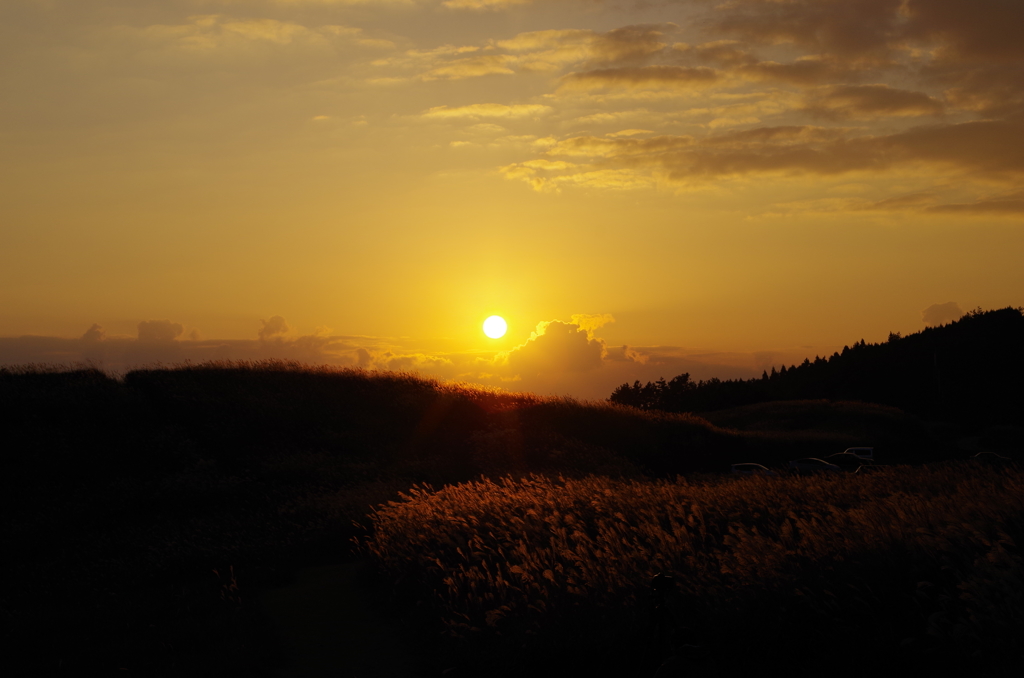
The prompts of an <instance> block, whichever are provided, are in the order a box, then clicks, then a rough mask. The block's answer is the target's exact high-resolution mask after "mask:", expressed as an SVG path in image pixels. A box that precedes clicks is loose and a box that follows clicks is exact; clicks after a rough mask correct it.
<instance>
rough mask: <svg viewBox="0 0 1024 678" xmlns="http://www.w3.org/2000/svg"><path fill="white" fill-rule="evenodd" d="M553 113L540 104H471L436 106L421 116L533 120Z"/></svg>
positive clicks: (548, 107) (433, 117)
mask: <svg viewBox="0 0 1024 678" xmlns="http://www.w3.org/2000/svg"><path fill="white" fill-rule="evenodd" d="M551 111H552V109H551V107H550V106H543V105H540V104H519V105H506V104H471V105H469V106H457V107H455V108H448V107H447V106H435V107H434V108H431V109H429V110H427V111H425V112H423V113H422V114H421V115H422V117H424V118H432V119H442V120H443V119H451V118H471V119H476V118H531V117H536V116H539V115H544V114H546V113H550V112H551Z"/></svg>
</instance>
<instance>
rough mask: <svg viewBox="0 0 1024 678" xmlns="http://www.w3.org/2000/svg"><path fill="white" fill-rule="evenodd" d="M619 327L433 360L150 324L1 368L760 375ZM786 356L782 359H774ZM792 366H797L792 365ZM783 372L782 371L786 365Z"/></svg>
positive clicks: (552, 385) (276, 319) (492, 381)
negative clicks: (213, 335)
mask: <svg viewBox="0 0 1024 678" xmlns="http://www.w3.org/2000/svg"><path fill="white" fill-rule="evenodd" d="M613 322H615V319H614V317H613V316H612V315H611V314H607V313H605V314H574V315H572V316H571V319H570V320H569V321H563V320H546V321H541V322H539V323H538V324H537V327H536V329H535V330H534V332H533V333H532V334H531V336H530V338H529V339H527V340H526V341H524V342H523V343H522V344H520V345H519V346H516V347H515V348H513V349H512V350H510V351H507V352H503V353H497V354H494V355H493V356H488V355H486V354H484V355H481V354H480V353H477V352H467V353H448V354H431V353H427V352H422V351H409V350H405V349H402V348H401V347H400V346H398V345H396V344H395V342H394V341H393V340H388V339H386V338H375V337H365V336H334V335H331V334H329V333H327V332H324V331H323V328H321V331H318V332H315V333H313V334H300V335H297V336H288V333H289V332H292V331H293V328H291V327H290V326H289V325H288V323H287V322H286V321H285V319H284V318H283V317H282V316H272V317H271V318H270V319H269V320H261V321H260V324H261V327H260V328H259V329H258V330H257V331H256V338H254V339H229V340H224V339H198V338H197V337H198V333H197V332H196V331H195V330H193V331H192V332H191V333H189V336H188V338H182V337H184V336H185V331H184V330H185V328H184V326H183V325H182V324H181V323H173V322H171V321H168V320H159V321H144V322H142V323H140V324H139V326H140V334H139V337H136V338H133V337H127V336H109V335H108V334H107V333H106V331H105V330H104V329H103V327H102V326H101V325H99V324H98V323H94V324H93V325H92V326H90V327H89V329H88V330H86V332H85V333H84V334H83V335H81V336H80V337H79V338H61V337H41V336H23V337H0V365H25V364H48V365H66V366H76V365H79V366H82V365H85V366H93V367H98V368H100V369H103V370H105V371H107V372H110V373H113V374H119V373H123V372H125V371H128V370H131V369H138V368H144V367H152V366H160V365H163V366H173V365H176V364H182V363H184V362H186V361H188V362H191V363H203V362H209V361H232V360H248V361H258V360H267V359H277V360H294V361H298V362H303V363H307V364H311V365H332V366H336V367H352V368H359V369H367V370H382V371H411V372H417V373H420V374H422V375H424V376H428V377H437V378H441V379H447V380H454V381H461V382H467V383H476V384H480V385H483V386H492V387H500V388H504V389H507V390H516V391H519V390H522V391H533V392H536V393H540V394H567V395H574V396H577V397H583V398H596V399H604V398H607V397H608V395H610V394H611V392H612V390H614V388H615V387H616V386H618V385H619V384H621V383H625V382H630V383H631V382H632V381H635V380H641V381H650V380H654V379H658V378H659V377H666V378H671V377H672V376H675V375H677V374H681V373H683V372H689V373H691V375H693V377H694V378H695V379H700V378H705V379H706V378H710V377H712V376H715V377H719V378H722V379H727V378H749V377H752V376H756V375H757V374H759V371H758V370H757V369H755V367H756V366H755V365H754V362H757V361H756V360H755V359H754V356H753V355H749V354H720V353H707V352H701V351H694V350H687V349H682V348H678V347H664V346H662V347H657V346H656V347H646V348H644V347H632V346H625V345H623V346H612V347H609V346H608V345H607V344H606V342H605V341H604V340H603V339H601V338H600V337H598V336H596V333H597V331H599V330H600V328H602V327H604V326H605V325H607V324H609V323H613ZM773 355H776V357H779V354H773ZM791 362H799V359H794V360H793V361H791ZM779 364H781V363H779Z"/></svg>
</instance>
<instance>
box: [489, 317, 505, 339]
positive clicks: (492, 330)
mask: <svg viewBox="0 0 1024 678" xmlns="http://www.w3.org/2000/svg"><path fill="white" fill-rule="evenodd" d="M507 331H508V323H506V322H505V319H504V318H502V317H501V316H500V315H492V316H491V317H490V318H488V319H487V320H485V321H484V334H486V335H487V336H488V337H490V338H491V339H500V338H501V337H503V336H505V332H507Z"/></svg>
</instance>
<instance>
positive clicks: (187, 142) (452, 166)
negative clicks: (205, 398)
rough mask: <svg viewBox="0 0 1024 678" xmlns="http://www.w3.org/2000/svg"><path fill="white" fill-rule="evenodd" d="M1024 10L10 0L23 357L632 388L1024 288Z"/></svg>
mask: <svg viewBox="0 0 1024 678" xmlns="http://www.w3.org/2000/svg"><path fill="white" fill-rule="evenodd" d="M1021 26H1024V3H1021V2H1020V1H1019V0H973V1H972V2H965V1H964V0H731V1H729V2H717V1H715V2H711V1H705V0H636V1H633V0H618V1H612V0H609V1H604V0H4V1H3V2H2V3H0V86H2V88H3V96H2V97H0V149H2V153H0V362H3V363H11V362H27V361H46V362H60V361H73V360H82V359H88V360H94V361H96V362H97V363H102V364H104V365H107V366H109V367H112V368H114V367H123V366H125V365H131V364H141V363H143V362H146V361H152V360H162V361H164V362H169V361H173V360H178V359H185V358H191V359H194V360H200V359H207V358H216V357H221V358H258V357H268V356H275V357H282V358H296V359H302V360H308V361H311V362H330V363H333V364H351V365H362V366H365V367H375V368H384V369H387V368H390V369H418V370H421V371H423V372H424V373H427V374H433V375H437V376H442V377H446V378H456V379H461V380H465V381H472V382H477V383H486V384H493V385H500V386H504V387H506V388H510V389H513V390H520V389H524V390H538V391H539V392H542V393H547V392H552V393H572V394H575V395H580V396H583V397H607V395H608V394H609V393H610V391H611V388H614V386H615V385H617V384H618V383H622V382H624V381H627V380H629V381H632V380H633V379H634V378H639V379H641V380H646V379H654V378H657V377H658V376H665V377H666V378H670V377H672V376H674V375H676V374H679V373H681V372H684V371H689V372H691V374H693V375H695V376H697V377H704V378H706V377H709V376H719V377H722V378H726V377H740V376H742V377H746V376H753V375H755V374H757V375H759V374H760V371H761V370H762V369H765V368H770V366H771V365H781V364H783V362H785V363H787V364H789V363H793V362H799V361H800V360H802V359H803V358H804V357H805V356H810V357H812V358H813V356H814V355H817V354H830V353H831V352H832V351H834V350H837V349H841V348H842V346H843V345H844V344H851V343H853V342H854V341H857V340H859V339H861V338H864V339H867V340H868V341H869V342H874V341H882V340H884V339H885V338H886V337H887V336H888V333H889V332H891V331H893V332H895V331H899V332H902V333H904V334H907V333H910V332H914V331H917V330H919V329H921V328H922V327H924V326H925V324H935V323H940V322H947V321H949V320H952V319H955V318H956V317H958V315H959V314H960V313H961V312H962V311H964V310H968V309H972V308H976V307H978V306H980V307H983V308H986V309H988V308H999V307H1004V306H1008V305H1013V306H1019V305H1022V304H1024V265H1022V264H1024V255H1022V252H1024V40H1021V38H1020V35H1021V33H1020V31H1021V28H1020V27H1021ZM491 314H499V315H502V316H504V317H505V318H506V319H507V320H508V321H509V333H508V335H506V337H505V338H504V339H501V340H491V339H488V338H486V337H485V336H484V335H483V333H482V331H481V329H480V324H481V323H482V321H483V319H484V318H485V317H487V316H489V315H491ZM531 337H532V338H531Z"/></svg>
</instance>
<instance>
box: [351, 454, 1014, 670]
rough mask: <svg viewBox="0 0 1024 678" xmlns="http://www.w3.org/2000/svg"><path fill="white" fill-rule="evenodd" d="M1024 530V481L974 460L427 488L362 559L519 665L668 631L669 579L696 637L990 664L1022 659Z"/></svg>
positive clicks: (387, 513)
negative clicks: (546, 651) (653, 614)
mask: <svg viewBox="0 0 1024 678" xmlns="http://www.w3.org/2000/svg"><path fill="white" fill-rule="evenodd" d="M1022 516H1024V474H1022V473H1021V472H1019V471H1017V470H1011V471H1005V472H999V471H998V470H993V469H989V468H985V467H979V466H976V465H973V466H972V465H970V464H966V463H964V464H955V465H944V466H941V467H922V468H909V467H898V468H895V469H892V470H890V471H889V472H885V473H879V474H874V475H869V476H866V477H857V476H842V477H813V478H807V477H786V478H766V477H747V478H738V479H734V480H731V481H728V482H715V483H691V482H687V481H686V480H685V479H682V478H679V479H677V480H675V481H666V480H662V481H623V480H612V479H608V478H602V477H588V478H583V479H575V480H574V479H564V478H560V479H557V480H553V479H548V478H543V477H533V478H528V479H520V480H513V479H511V478H506V479H504V480H497V481H493V480H486V479H482V480H479V481H476V482H470V483H463V484H460V485H456V486H450V487H444V488H442V489H440V490H437V491H433V490H432V489H430V488H428V487H420V488H414V489H412V490H411V491H410V492H408V493H407V494H404V495H402V500H401V501H397V502H390V503H388V504H387V505H386V506H383V507H381V508H380V509H379V510H378V511H377V512H376V513H375V514H374V515H373V516H372V520H373V523H374V528H375V529H374V532H373V534H372V535H371V536H370V537H368V538H367V539H366V540H364V541H363V542H362V548H363V549H364V551H365V552H366V553H367V554H369V555H370V556H372V557H373V558H374V559H376V560H377V561H378V562H379V563H380V565H381V566H382V567H384V568H386V569H387V570H388V571H390V572H391V573H393V574H394V575H396V576H398V577H403V578H404V579H406V580H408V579H413V580H415V581H417V582H418V584H419V586H420V587H421V589H420V590H421V592H423V594H425V592H426V591H431V592H433V596H434V602H435V604H436V605H437V606H438V608H439V610H440V612H441V614H442V616H443V618H444V622H445V624H446V626H447V629H448V632H449V633H450V634H452V635H455V636H459V637H464V638H470V639H473V640H474V642H475V643H479V644H481V646H486V647H488V648H489V652H491V653H492V656H500V654H499V655H493V653H494V652H499V653H500V652H501V651H504V652H506V653H509V655H508V657H506V659H508V658H509V657H511V656H512V654H513V653H522V651H523V646H524V644H525V645H526V646H530V645H531V644H533V645H537V644H540V645H543V644H544V643H543V642H541V641H539V640H531V639H542V640H546V641H549V643H548V644H549V645H551V646H560V647H567V646H574V645H576V646H578V645H579V644H580V642H581V639H582V638H589V639H591V641H593V642H590V643H589V645H588V647H589V649H588V650H587V651H588V652H594V651H600V650H599V648H600V647H601V646H602V645H604V646H605V647H607V646H608V645H609V644H611V645H613V646H615V645H621V644H622V643H623V641H626V640H628V639H633V640H634V641H635V640H636V639H637V638H640V637H642V636H643V635H644V634H645V633H650V632H651V629H650V628H649V623H648V619H649V610H648V609H647V607H645V606H646V605H647V603H648V602H649V593H648V591H649V589H648V585H649V582H650V581H651V578H652V577H653V576H654V575H655V574H657V573H670V574H671V575H673V576H674V578H675V580H676V582H677V583H678V594H679V601H680V602H679V603H678V606H679V607H678V609H679V610H680V611H681V612H680V617H681V619H680V624H681V625H686V626H691V627H694V626H698V625H700V626H703V627H705V628H708V629H712V630H713V632H715V633H717V634H719V636H720V637H722V638H724V637H727V636H729V635H730V634H737V633H739V634H745V633H751V632H755V631H757V632H758V633H759V634H760V635H761V638H760V639H759V640H758V641H755V642H754V643H753V644H754V645H755V646H757V645H764V649H765V650H766V651H767V650H768V648H769V647H770V646H771V645H772V644H773V643H781V642H785V641H786V637H785V635H786V634H791V633H798V634H799V635H800V636H801V641H802V642H804V641H809V640H811V639H812V638H813V639H816V640H820V641H822V642H835V641H836V640H839V641H843V635H844V634H847V633H853V634H855V635H856V636H857V637H858V638H859V639H861V640H867V639H870V642H871V643H873V644H875V646H876V647H878V648H886V649H887V650H895V649H896V648H899V647H906V646H915V645H918V646H922V647H925V646H927V647H928V648H929V650H928V651H929V652H932V653H935V652H939V653H940V654H941V653H946V654H949V653H953V654H954V655H956V656H959V657H974V658H975V659H976V658H977V657H979V656H982V655H987V656H995V655H1000V656H1002V654H1005V653H1006V651H1007V644H1008V643H1011V644H1012V643H1015V642H1016V638H1017V636H1015V635H1014V634H1016V633H1018V632H1019V631H1020V629H1021V628H1022V625H1024V616H1022V600H1021V596H1022V591H1024V585H1022V584H1024V581H1022V573H1021V558H1020V556H1019V555H1017V553H1018V552H1017V546H1016V543H1015V539H1019V538H1020V535H1021V531H1022V530H1021V528H1022ZM773 627H774V628H773ZM782 629H785V633H783V632H782V631H781V630H782ZM780 634H781V635H780ZM789 640H790V642H792V638H790V639H789ZM848 640H849V639H846V641H848ZM743 642H744V644H745V645H746V644H748V643H747V641H746V640H744V641H743ZM939 646H941V647H939ZM937 647H939V649H936V648H937ZM1018 652H1019V650H1018Z"/></svg>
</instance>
